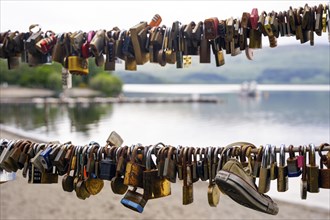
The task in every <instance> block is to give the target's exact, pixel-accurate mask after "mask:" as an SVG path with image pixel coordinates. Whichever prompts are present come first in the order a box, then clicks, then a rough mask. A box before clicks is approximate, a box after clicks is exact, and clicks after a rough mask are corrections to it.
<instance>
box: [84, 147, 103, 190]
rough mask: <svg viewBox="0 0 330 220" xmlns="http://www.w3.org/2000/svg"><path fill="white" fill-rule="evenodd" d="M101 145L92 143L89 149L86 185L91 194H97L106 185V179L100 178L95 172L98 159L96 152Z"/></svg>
mask: <svg viewBox="0 0 330 220" xmlns="http://www.w3.org/2000/svg"><path fill="white" fill-rule="evenodd" d="M99 147H100V146H99V145H98V144H97V143H96V142H94V143H93V142H92V143H90V148H89V149H88V151H87V155H88V160H87V165H86V173H87V176H86V177H85V186H86V190H87V191H88V192H89V193H90V194H91V195H96V194H98V193H100V192H101V190H102V189H103V186H104V181H103V180H102V179H100V178H99V177H98V176H97V175H96V174H95V167H94V164H95V159H96V153H97V150H98V148H99Z"/></svg>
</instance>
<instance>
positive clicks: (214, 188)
mask: <svg viewBox="0 0 330 220" xmlns="http://www.w3.org/2000/svg"><path fill="white" fill-rule="evenodd" d="M216 153H217V149H215V148H212V149H209V151H208V168H209V169H208V171H209V176H210V178H209V185H208V189H207V201H208V203H209V205H210V206H211V207H217V205H218V204H219V200H220V189H219V187H218V185H217V184H216V183H215V179H214V178H215V175H213V174H212V173H213V172H212V167H213V163H214V162H215V160H214V157H215V156H214V155H215V154H216Z"/></svg>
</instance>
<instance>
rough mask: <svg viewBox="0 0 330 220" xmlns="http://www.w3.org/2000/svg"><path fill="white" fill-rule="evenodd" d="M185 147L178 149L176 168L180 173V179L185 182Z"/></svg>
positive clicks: (178, 147)
mask: <svg viewBox="0 0 330 220" xmlns="http://www.w3.org/2000/svg"><path fill="white" fill-rule="evenodd" d="M183 149H184V148H183V147H182V146H177V147H176V167H177V171H178V179H179V180H183V167H182V159H183Z"/></svg>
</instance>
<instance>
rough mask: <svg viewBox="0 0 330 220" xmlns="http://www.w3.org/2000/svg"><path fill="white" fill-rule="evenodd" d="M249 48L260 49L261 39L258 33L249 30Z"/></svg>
mask: <svg viewBox="0 0 330 220" xmlns="http://www.w3.org/2000/svg"><path fill="white" fill-rule="evenodd" d="M249 48H252V49H261V48H262V37H261V32H260V31H258V30H254V29H250V41H249Z"/></svg>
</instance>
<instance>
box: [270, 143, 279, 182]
mask: <svg viewBox="0 0 330 220" xmlns="http://www.w3.org/2000/svg"><path fill="white" fill-rule="evenodd" d="M277 176H278V167H277V161H276V146H274V145H273V146H271V148H270V179H271V180H275V179H277Z"/></svg>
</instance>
